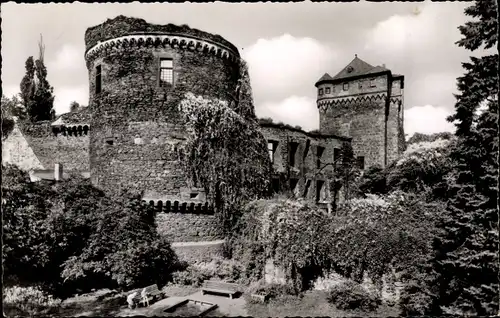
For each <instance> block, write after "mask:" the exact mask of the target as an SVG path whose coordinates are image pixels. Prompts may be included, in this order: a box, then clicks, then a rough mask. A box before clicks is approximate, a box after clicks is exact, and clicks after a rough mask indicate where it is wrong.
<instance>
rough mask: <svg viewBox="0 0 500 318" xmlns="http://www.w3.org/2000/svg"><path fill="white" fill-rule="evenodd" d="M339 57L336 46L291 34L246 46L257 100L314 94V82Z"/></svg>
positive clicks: (246, 55)
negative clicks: (334, 47)
mask: <svg viewBox="0 0 500 318" xmlns="http://www.w3.org/2000/svg"><path fill="white" fill-rule="evenodd" d="M336 57H337V54H336V53H335V51H334V50H333V49H332V48H330V47H329V46H327V45H325V44H322V43H320V42H319V41H317V40H315V39H313V38H308V37H304V38H297V37H294V36H292V35H289V34H284V35H282V36H279V37H275V38H271V39H262V38H261V39H259V40H258V41H257V42H256V43H254V44H253V45H251V46H250V47H248V48H246V49H244V50H243V58H244V59H245V60H246V61H247V62H248V65H249V72H250V79H251V81H252V90H253V92H254V97H255V99H256V101H257V103H259V102H263V101H279V100H283V99H284V98H287V97H289V96H291V95H297V96H305V95H314V92H315V88H314V83H315V82H316V81H317V80H318V79H319V78H320V77H321V76H322V75H323V74H324V73H325V71H326V68H328V67H327V66H328V65H331V64H332V63H333V62H334V61H335V60H336Z"/></svg>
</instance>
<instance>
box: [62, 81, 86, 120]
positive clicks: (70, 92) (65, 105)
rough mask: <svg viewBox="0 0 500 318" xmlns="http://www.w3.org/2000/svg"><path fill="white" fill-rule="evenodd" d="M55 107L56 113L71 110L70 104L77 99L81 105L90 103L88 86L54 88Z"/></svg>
mask: <svg viewBox="0 0 500 318" xmlns="http://www.w3.org/2000/svg"><path fill="white" fill-rule="evenodd" d="M54 95H55V98H54V109H55V110H56V114H62V113H67V112H69V105H70V104H71V102H72V101H77V102H78V103H79V104H80V105H88V99H89V91H88V88H87V87H86V86H79V87H64V86H58V87H55V88H54Z"/></svg>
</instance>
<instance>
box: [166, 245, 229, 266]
mask: <svg viewBox="0 0 500 318" xmlns="http://www.w3.org/2000/svg"><path fill="white" fill-rule="evenodd" d="M222 244H224V241H223V240H217V241H210V242H207V241H205V242H176V243H172V249H173V250H174V251H175V253H176V254H177V256H178V257H179V259H180V260H183V261H186V262H188V263H196V262H204V261H211V260H212V259H213V258H215V257H220V256H221V255H222Z"/></svg>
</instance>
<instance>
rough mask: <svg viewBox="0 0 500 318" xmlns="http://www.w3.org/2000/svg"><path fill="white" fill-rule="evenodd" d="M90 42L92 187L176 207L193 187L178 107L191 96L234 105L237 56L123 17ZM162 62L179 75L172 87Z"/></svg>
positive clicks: (211, 39)
mask: <svg viewBox="0 0 500 318" xmlns="http://www.w3.org/2000/svg"><path fill="white" fill-rule="evenodd" d="M85 38H86V45H87V53H86V60H87V67H88V70H89V78H90V98H89V100H90V102H89V105H90V109H91V112H92V131H93V133H92V135H91V141H90V167H91V180H92V183H93V184H94V185H96V186H97V187H100V188H103V189H106V190H108V191H111V192H114V193H119V191H120V190H121V188H126V189H135V190H138V191H140V192H143V193H144V195H145V197H146V201H148V200H149V199H153V200H161V201H162V202H166V201H172V203H173V201H174V199H175V197H178V198H180V197H181V188H190V187H191V186H192V184H191V182H190V178H189V176H188V175H186V173H185V172H184V171H183V170H182V169H181V166H180V163H181V161H182V160H183V158H182V151H181V150H182V148H183V145H184V141H185V138H186V136H185V127H184V126H183V125H182V122H181V118H180V114H179V112H178V104H179V103H180V101H181V100H182V99H183V98H184V95H185V93H187V92H191V93H193V94H195V95H202V96H205V97H209V98H218V99H222V100H226V101H230V102H231V101H232V100H233V99H234V98H235V95H236V94H237V92H238V87H239V86H240V85H239V84H240V81H241V80H242V79H241V77H240V74H241V63H240V58H239V53H238V51H237V49H236V48H235V47H234V46H233V45H231V44H230V43H229V42H227V41H225V40H224V39H222V38H221V37H219V36H214V35H211V34H208V33H205V32H202V31H198V30H192V29H190V28H188V27H176V26H173V25H166V26H158V25H152V24H148V23H146V22H145V21H143V20H140V19H133V18H126V17H121V16H120V17H117V18H115V19H113V20H108V21H106V22H105V23H104V24H102V25H101V26H98V27H94V28H90V29H88V30H87V33H86V36H85ZM162 60H168V61H169V63H170V66H171V69H172V73H171V74H172V76H171V80H170V81H167V82H162V81H161V80H160V79H161V78H160V72H161V70H160V68H161V65H162ZM98 73H99V74H100V76H99V74H98ZM230 106H233V107H236V104H235V103H230ZM237 111H238V112H240V113H245V114H253V110H241V109H238V110H237Z"/></svg>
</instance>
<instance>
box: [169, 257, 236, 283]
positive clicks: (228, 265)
mask: <svg viewBox="0 0 500 318" xmlns="http://www.w3.org/2000/svg"><path fill="white" fill-rule="evenodd" d="M242 272H243V267H242V265H241V264H240V263H238V262H237V261H235V260H228V259H223V258H215V259H213V260H212V261H210V262H200V263H197V264H193V265H189V266H188V267H187V268H185V269H184V270H181V271H177V272H175V273H174V274H173V282H174V283H175V284H179V285H191V286H197V287H199V286H201V285H202V284H203V281H205V280H210V279H216V280H222V281H225V282H231V283H235V282H239V281H240V280H241V278H242Z"/></svg>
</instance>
